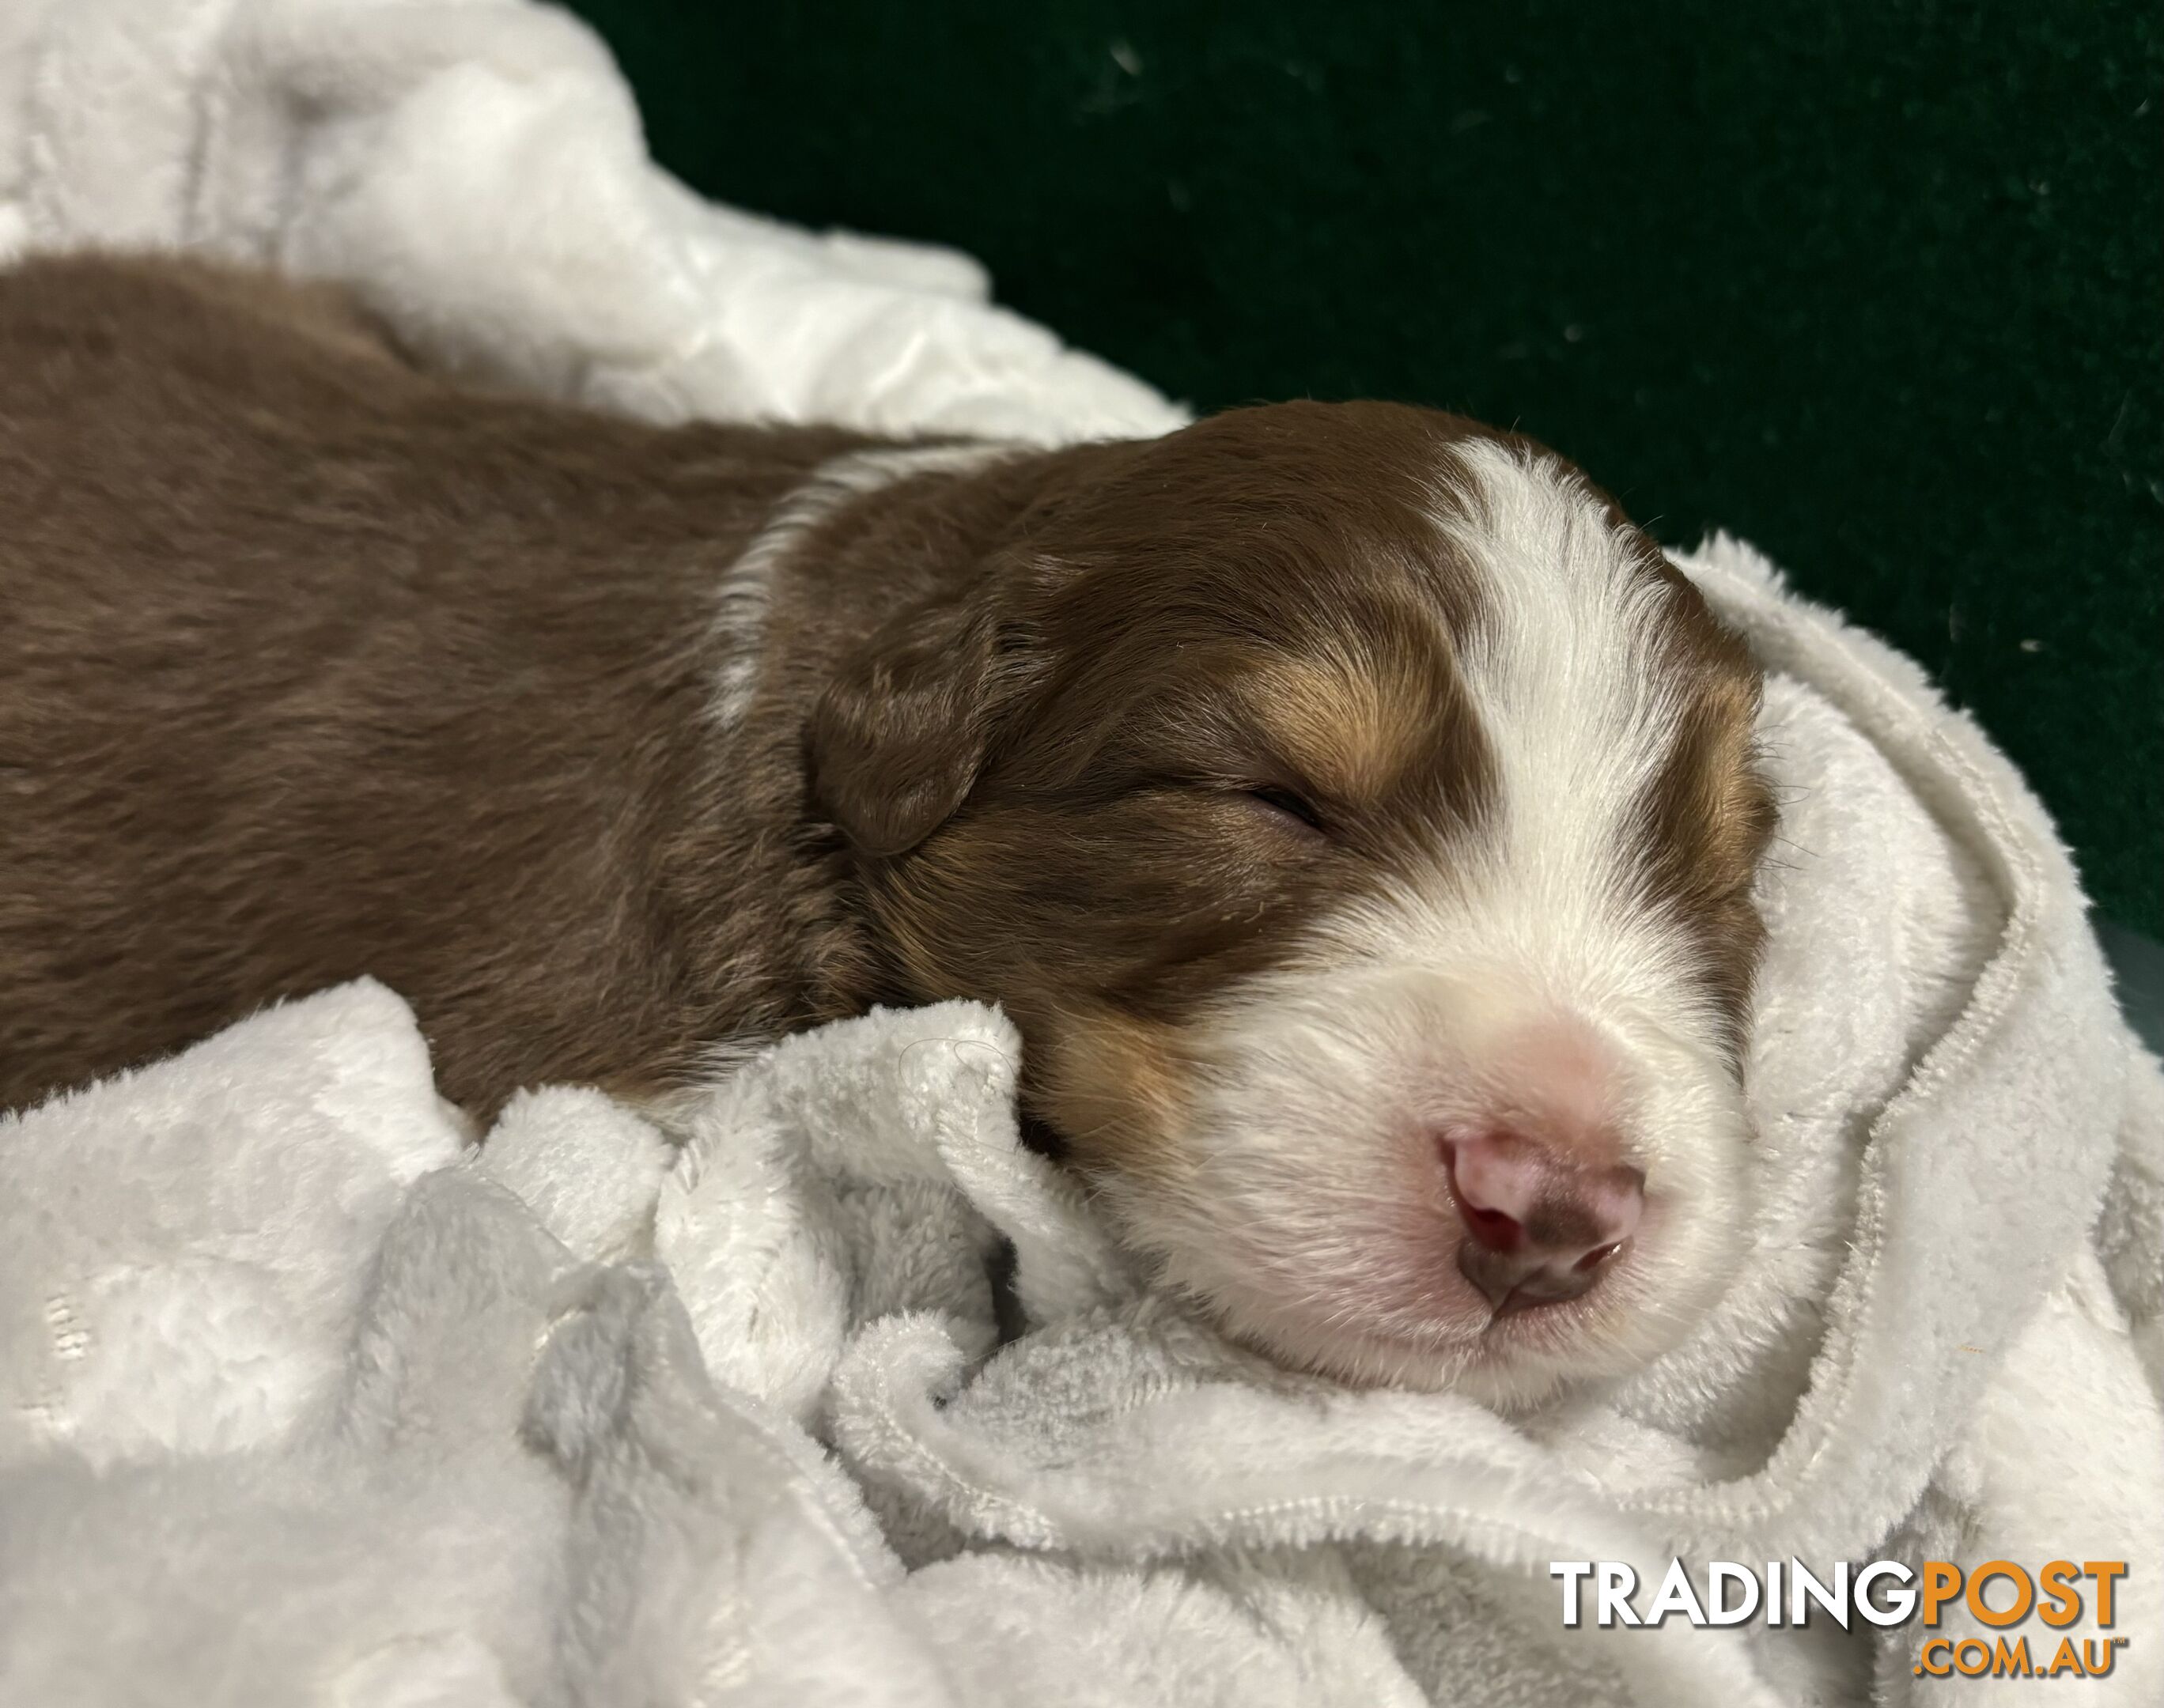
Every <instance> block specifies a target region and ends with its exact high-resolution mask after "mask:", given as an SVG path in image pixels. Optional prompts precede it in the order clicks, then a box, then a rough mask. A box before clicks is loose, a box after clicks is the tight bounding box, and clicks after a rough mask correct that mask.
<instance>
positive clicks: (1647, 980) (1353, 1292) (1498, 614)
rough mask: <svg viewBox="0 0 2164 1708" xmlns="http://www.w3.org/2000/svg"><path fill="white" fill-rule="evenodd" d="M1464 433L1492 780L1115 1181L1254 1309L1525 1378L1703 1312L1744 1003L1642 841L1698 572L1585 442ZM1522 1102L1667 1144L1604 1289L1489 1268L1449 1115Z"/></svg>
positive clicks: (1309, 1356) (1456, 1120) (1624, 1138)
mask: <svg viewBox="0 0 2164 1708" xmlns="http://www.w3.org/2000/svg"><path fill="white" fill-rule="evenodd" d="M1458 459H1459V466H1458V469H1457V471H1455V472H1456V475H1457V479H1455V480H1454V481H1453V482H1452V488H1451V490H1449V492H1448V493H1447V494H1446V495H1440V496H1439V497H1438V501H1437V528H1438V530H1439V532H1441V533H1442V535H1443V536H1444V537H1446V538H1447V541H1448V542H1450V543H1451V544H1452V546H1454V547H1455V548H1457V550H1458V553H1460V554H1462V556H1463V558H1464V559H1465V560H1466V561H1467V562H1468V563H1470V564H1471V565H1472V566H1473V569H1474V571H1475V573H1476V574H1477V575H1478V577H1479V581H1480V583H1481V584H1482V585H1481V589H1480V599H1479V608H1480V611H1481V615H1480V617H1479V620H1478V622H1477V625H1476V632H1475V633H1474V634H1473V636H1472V637H1470V638H1469V640H1468V642H1467V643H1465V644H1464V645H1463V647H1461V649H1460V651H1459V655H1458V668H1459V672H1460V675H1461V678H1462V679H1463V684H1464V686H1465V688H1466V690H1467V692H1468V695H1469V698H1470V702H1471V704H1472V705H1473V708H1474V710H1475V711H1476V713H1477V715H1478V718H1479V723H1480V726H1481V728H1482V730H1483V732H1484V736H1485V737H1486V740H1487V742H1488V745H1489V748H1490V750H1491V752H1492V754H1493V758H1494V767H1495V784H1496V787H1495V791H1494V802H1493V810H1492V811H1491V812H1489V814H1488V815H1485V816H1484V818H1482V819H1481V820H1479V822H1477V823H1476V824H1474V825H1471V826H1469V827H1466V826H1460V827H1457V828H1454V829H1446V828H1443V827H1438V829H1437V831H1436V841H1435V843H1434V846H1433V850H1432V855H1433V857H1432V862H1431V864H1430V865H1428V866H1427V867H1426V869H1425V870H1421V871H1420V872H1416V873H1412V874H1408V875H1407V876H1406V877H1405V878H1403V879H1402V880H1400V881H1399V882H1397V883H1395V884H1394V885H1393V886H1392V887H1391V888H1387V889H1384V890H1376V891H1371V892H1369V893H1365V894H1362V895H1357V896H1350V897H1347V899H1346V901H1345V903H1344V904H1343V905H1342V908H1340V909H1337V910H1336V911H1335V912H1334V913H1333V914H1331V916H1330V917H1329V918H1328V919H1326V920H1324V921H1322V922H1321V925H1320V926H1319V929H1318V930H1317V933H1316V936H1315V937H1314V938H1313V940H1311V942H1310V945H1309V946H1308V948H1307V950H1306V951H1305V953H1304V954H1303V955H1302V956H1301V957H1300V961H1299V963H1298V964H1297V965H1295V966H1292V967H1286V968H1284V969H1281V970H1279V971H1276V972H1271V973H1268V974H1265V975H1263V976H1261V977H1256V978H1253V979H1252V980H1249V981H1247V982H1245V983H1243V984H1242V985H1241V986H1240V987H1238V988H1236V989H1234V990H1232V991H1231V992H1229V993H1227V994H1226V998H1224V999H1223V1001H1222V1002H1221V1004H1220V1005H1219V1006H1218V1007H1217V1008H1216V1009H1215V1010H1214V1012H1213V1014H1212V1015H1211V1018H1210V1019H1208V1020H1207V1021H1205V1023H1204V1024H1202V1025H1201V1026H1200V1027H1199V1028H1198V1029H1197V1034H1196V1037H1197V1042H1196V1044H1195V1052H1196V1055H1197V1056H1198V1058H1199V1062H1200V1066H1199V1070H1198V1074H1197V1078H1196V1083H1195V1093H1194V1103H1193V1108H1192V1112H1191V1117H1190V1124H1189V1129H1188V1130H1187V1131H1186V1132H1185V1133H1184V1134H1179V1135H1177V1142H1176V1144H1175V1146H1174V1150H1175V1155H1176V1156H1177V1159H1178V1162H1179V1177H1178V1178H1177V1179H1176V1180H1175V1181H1174V1182H1173V1183H1172V1185H1171V1186H1170V1187H1169V1188H1168V1187H1166V1186H1165V1185H1164V1184H1163V1183H1162V1182H1157V1181H1153V1183H1152V1184H1151V1186H1150V1187H1149V1188H1148V1190H1147V1191H1143V1190H1140V1189H1129V1188H1123V1187H1122V1186H1121V1183H1119V1182H1117V1181H1113V1182H1111V1183H1109V1184H1108V1187H1107V1191H1108V1192H1109V1193H1110V1194H1111V1197H1112V1201H1113V1202H1114V1205H1115V1207H1116V1209H1117V1211H1118V1212H1119V1213H1121V1215H1122V1216H1123V1217H1124V1218H1125V1220H1126V1221H1127V1224H1128V1226H1129V1229H1130V1230H1131V1233H1132V1234H1133V1235H1134V1236H1135V1237H1137V1239H1139V1240H1140V1241H1141V1242H1142V1243H1143V1244H1146V1245H1147V1246H1148V1247H1150V1248H1152V1249H1153V1250H1156V1251H1158V1253H1160V1254H1162V1255H1163V1259H1164V1261H1165V1267H1166V1273H1167V1278H1168V1279H1169V1280H1170V1281H1174V1282H1175V1283H1177V1284H1179V1285H1183V1286H1187V1287H1189V1288H1190V1289H1192V1290H1194V1291H1197V1292H1199V1293H1200V1294H1201V1295H1203V1296H1204V1297H1207V1298H1208V1299H1210V1300H1211V1301H1212V1302H1214V1304H1215V1305H1216V1307H1217V1308H1218V1310H1219V1311H1220V1312H1221V1314H1222V1315H1223V1316H1224V1317H1225V1318H1226V1320H1227V1322H1228V1323H1230V1324H1231V1326H1232V1327H1233V1328H1235V1329H1236V1330H1237V1331H1239V1332H1242V1333H1244V1334H1246V1335H1247V1336H1249V1337H1251V1338H1253V1339H1257V1340H1258V1341H1260V1342H1262V1343H1263V1344H1267V1345H1268V1346H1270V1347H1272V1348H1274V1349H1276V1350H1278V1351H1279V1353H1281V1354H1285V1355H1288V1356H1289V1357H1291V1358H1293V1359H1295V1360H1298V1361H1300V1362H1302V1363H1305V1364H1309V1365H1317V1366H1320V1367H1322V1368H1325V1369H1328V1370H1332V1371H1334V1372H1336V1373H1338V1374H1341V1375H1347V1376H1349V1377H1352V1378H1354V1379H1358V1380H1370V1379H1374V1380H1392V1381H1405V1382H1410V1383H1415V1384H1420V1385H1431V1386H1442V1385H1445V1384H1452V1385H1456V1386H1461V1387H1463V1388H1464V1389H1466V1390H1467V1391H1469V1392H1473V1393H1475V1394H1476V1395H1480V1396H1485V1397H1488V1398H1490V1399H1493V1400H1495V1401H1498V1402H1515V1401H1524V1400H1530V1399H1532V1398H1536V1397H1537V1396H1540V1395H1541V1394H1542V1393H1545V1392H1547V1391H1550V1390H1552V1388H1554V1387H1555V1386H1557V1385H1558V1384H1560V1383H1563V1382H1566V1381H1572V1380H1574V1379H1578V1378H1582V1377H1586V1376H1593V1375H1604V1374H1611V1373H1619V1372H1620V1371H1622V1370H1627V1369H1630V1368H1632V1367H1635V1366H1636V1365H1639V1364H1641V1363H1642V1362H1644V1361H1645V1360H1647V1359H1648V1358H1650V1357H1652V1356H1653V1355H1655V1354H1657V1353H1658V1352H1659V1351H1661V1350H1662V1349H1664V1348H1665V1347H1667V1346H1668V1345H1670V1344H1673V1343H1674V1342H1675V1341H1676V1340H1677V1339H1679V1338H1680V1337H1681V1335H1682V1333H1683V1332H1684V1331H1685V1329H1686V1328H1688V1327H1689V1324H1690V1323H1691V1322H1692V1321H1693V1320H1694V1318H1695V1317H1696V1316H1697V1315H1698V1313H1699V1312H1700V1311H1701V1310H1702V1309H1703V1308H1704V1306H1705V1305H1706V1304H1708V1303H1709V1302H1710V1299H1711V1297H1712V1296H1713V1294H1714V1292H1715V1291H1716V1290H1717V1289H1718V1288H1719V1286H1720V1284H1721V1281H1722V1280H1723V1278H1724V1276H1725V1271H1726V1269H1727V1267H1728V1265H1729V1264H1730V1263H1731V1262H1732V1261H1733V1259H1734V1256H1735V1246H1736V1238H1737V1234H1738V1230H1739V1229H1740V1228H1741V1223H1742V1219H1743V1217H1742V1207H1741V1192H1742V1187H1741V1177H1742V1170H1743V1163H1744V1156H1745V1149H1746V1143H1747V1133H1746V1125H1745V1121H1744V1117H1743V1113H1742V1107H1741V1097H1740V1095H1739V1092H1738V1091H1737V1088H1736V1084H1735V1082H1734V1076H1733V1071H1732V1069H1731V1066H1729V1064H1728V1061H1727V1058H1726V1056H1725V1053H1724V1050H1723V1047H1722V1030H1721V1029H1722V1020H1723V1017H1722V1015H1721V1014H1720V1010H1719V1008H1718V1005H1717V1003H1715V1000H1714V999H1713V998H1712V997H1711V996H1710V993H1709V992H1708V990H1707V988H1706V987H1705V983H1704V976H1703V974H1702V973H1701V972H1700V971H1699V968H1698V967H1697V965H1696V963H1695V962H1694V958H1693V956H1692V955H1691V953H1690V951H1689V945H1688V944H1687V943H1686V941H1685V940H1683V937H1682V935H1681V934H1680V931H1679V929H1678V926H1677V925H1675V924H1673V922H1672V921H1671V919H1668V917H1666V916H1665V915H1664V914H1663V913H1662V910H1661V909H1660V907H1659V906H1658V904H1657V902H1656V901H1654V900H1652V899H1649V897H1648V895H1647V887H1646V885H1645V883H1644V882H1643V878H1642V873H1641V859H1642V856H1641V852H1640V850H1639V846H1638V842H1639V836H1640V832H1639V827H1638V817H1639V815H1640V814H1641V812H1642V810H1643V803H1644V801H1645V799H1646V797H1647V792H1648V791H1649V790H1650V789H1652V787H1653V785H1654V783H1655V780H1656V779H1657V778H1658V776H1659V775H1660V773H1661V770H1662V764H1663V762H1665V761H1666V759H1667V758H1668V755H1669V752H1670V750H1671V748H1672V747H1673V741H1674V731H1675V727H1676V719H1677V715H1678V709H1679V708H1678V699H1677V698H1676V689H1675V687H1674V684H1673V667H1672V666H1668V664H1667V663H1666V661H1665V660H1664V658H1663V657H1662V653H1661V651H1660V635H1659V629H1660V625H1661V622H1662V608H1663V606H1664V605H1665V603H1666V601H1667V600H1670V599H1672V598H1674V597H1676V596H1677V595H1675V594H1674V593H1673V591H1672V590H1671V589H1669V588H1668V587H1667V586H1666V585H1664V584H1662V583H1661V582H1659V581H1657V580H1656V579H1654V578H1652V576H1650V575H1648V574H1647V572H1646V570H1645V569H1644V568H1643V567H1642V565H1641V564H1640V563H1636V562H1635V561H1634V560H1633V558H1632V557H1631V554H1630V552H1629V550H1628V548H1627V547H1626V542H1624V541H1623V540H1622V539H1621V538H1620V537H1618V535H1617V534H1616V532H1615V530H1614V529H1613V527H1611V525H1610V521H1609V519H1608V517H1607V516H1606V515H1605V512H1604V511H1603V510H1602V509H1601V507H1600V506H1599V503H1598V501H1597V500H1595V499H1594V496H1593V495H1592V494H1591V492H1590V491H1589V490H1588V489H1587V488H1585V487H1584V485H1582V484H1581V483H1579V482H1578V481H1577V480H1576V479H1574V478H1573V477H1572V476H1570V475H1569V474H1567V473H1566V472H1564V471H1563V470H1562V469H1558V468H1557V467H1556V466H1555V465H1553V464H1548V463H1546V462H1543V461H1538V460H1531V459H1527V458H1521V457H1518V456H1515V455H1514V454H1512V453H1510V452H1508V451H1506V450H1505V449H1503V448H1501V447H1500V446H1496V445H1493V444H1489V443H1472V444H1469V445H1468V446H1466V447H1465V448H1463V450H1462V451H1461V452H1460V453H1458ZM1494 1132H1505V1133H1509V1134H1527V1135H1530V1136H1531V1138H1532V1139H1533V1140H1535V1141H1536V1143H1537V1144H1538V1145H1542V1146H1544V1147H1547V1148H1548V1149H1550V1150H1552V1151H1553V1152H1554V1154H1556V1155H1557V1156H1559V1157H1562V1158H1564V1159H1568V1160H1577V1161H1581V1162H1583V1163H1584V1164H1585V1165H1586V1166H1591V1167H1613V1166H1615V1165H1618V1164H1620V1165H1624V1166H1628V1167H1631V1168H1635V1169H1636V1170H1638V1171H1641V1172H1642V1173H1643V1175H1644V1176H1645V1184H1644V1209H1643V1214H1642V1218H1641V1219H1640V1220H1639V1221H1638V1223H1637V1225H1636V1234H1635V1235H1634V1236H1633V1237H1632V1238H1631V1239H1630V1240H1629V1243H1628V1244H1627V1246H1626V1247H1625V1248H1624V1249H1623V1250H1621V1251H1620V1253H1619V1255H1617V1257H1616V1258H1615V1261H1614V1264H1613V1266H1612V1268H1610V1270H1608V1271H1606V1272H1605V1273H1604V1274H1603V1275H1602V1276H1601V1277H1600V1279H1599V1284H1598V1285H1596V1286H1592V1287H1590V1289H1589V1291H1586V1292H1585V1293H1584V1294H1583V1296H1581V1297H1578V1298H1576V1299H1573V1300H1571V1301H1569V1302H1566V1303H1561V1304H1554V1305H1547V1306H1544V1307H1542V1308H1540V1309H1537V1310H1526V1311H1521V1312H1517V1313H1515V1314H1510V1315H1505V1316H1501V1317H1496V1316H1494V1314H1493V1310H1492V1307H1491V1305H1490V1304H1489V1301H1488V1299H1487V1298H1485V1297H1483V1295H1482V1293H1481V1291H1479V1289H1478V1288H1477V1287H1475V1286H1473V1284H1472V1283H1471V1282H1470V1281H1468V1278H1467V1276H1465V1275H1464V1274H1463V1273H1461V1271H1460V1268H1459V1262H1458V1250H1459V1247H1460V1245H1461V1244H1462V1243H1463V1237H1464V1229H1463V1223H1461V1221H1460V1219H1459V1216H1458V1210H1457V1208H1456V1207H1455V1206H1454V1204H1453V1202H1452V1192H1451V1188H1450V1186H1449V1183H1448V1179H1447V1171H1446V1170H1445V1168H1444V1166H1443V1165H1442V1160H1441V1156H1440V1154H1439V1153H1440V1147H1441V1146H1442V1145H1443V1144H1444V1143H1445V1142H1447V1140H1450V1139H1451V1138H1452V1135H1466V1134H1489V1133H1494Z"/></svg>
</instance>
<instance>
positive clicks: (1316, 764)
mask: <svg viewBox="0 0 2164 1708" xmlns="http://www.w3.org/2000/svg"><path fill="white" fill-rule="evenodd" d="M1241 697H1242V700H1243V701H1244V703H1245V705H1246V708H1247V715H1249V716H1250V717H1252V718H1253V720H1255V722H1256V724H1257V725H1258V726H1259V727H1260V728H1261V729H1263V731H1266V732H1267V736H1268V741H1269V744H1270V745H1271V746H1272V747H1274V748H1275V749H1277V750H1278V751H1279V752H1280V753H1282V754H1283V756H1284V759H1285V760H1286V762H1288V763H1289V766H1290V768H1291V770H1292V772H1293V773H1294V774H1293V775H1292V776H1291V777H1290V778H1286V779H1284V780H1285V782H1286V783H1288V784H1304V785H1305V786H1307V787H1310V788H1312V789H1314V790H1316V792H1318V793H1319V794H1322V795H1324V796H1326V797H1328V798H1329V799H1333V800H1339V801H1350V802H1368V801H1374V800H1376V799H1379V798H1380V797H1382V796H1383V795H1384V794H1386V793H1387V792H1388V791H1389V789H1390V788H1391V787H1392V785H1393V784H1394V783H1396V781H1397V780H1398V779H1399V778H1400V777H1402V776H1403V775H1404V774H1405V772H1406V771H1407V770H1408V769H1410V768H1412V767H1413V766H1415V765H1416V764H1417V763H1418V762H1419V761H1420V759H1421V754H1422V752H1423V749H1424V747H1426V746H1427V745H1428V743H1429V741H1430V739H1431V735H1432V731H1431V729H1430V728H1429V726H1428V723H1427V720H1425V719H1423V718H1421V717H1420V716H1418V715H1416V712H1417V710H1420V709H1421V707H1422V705H1423V702H1424V701H1425V700H1426V699H1427V698H1428V697H1429V696H1428V694H1427V693H1426V691H1425V689H1424V686H1423V684H1421V683H1420V682H1418V681H1416V680H1415V679H1413V673H1412V672H1411V671H1410V669H1407V668H1403V663H1402V661H1400V660H1399V659H1398V658H1383V659H1374V658H1354V657H1352V656H1351V655H1350V654H1349V653H1340V654H1338V655H1337V657H1335V658H1331V660H1329V661H1328V662H1321V661H1316V660H1310V659H1303V658H1276V659H1271V660H1269V661H1268V662H1267V663H1265V664H1263V666H1262V667H1261V668H1258V670H1257V671H1256V672H1255V673H1254V675H1253V678H1251V679H1250V680H1249V681H1248V682H1247V683H1244V684H1242V691H1241ZM1258 780H1263V781H1273V780H1274V779H1258Z"/></svg>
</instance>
